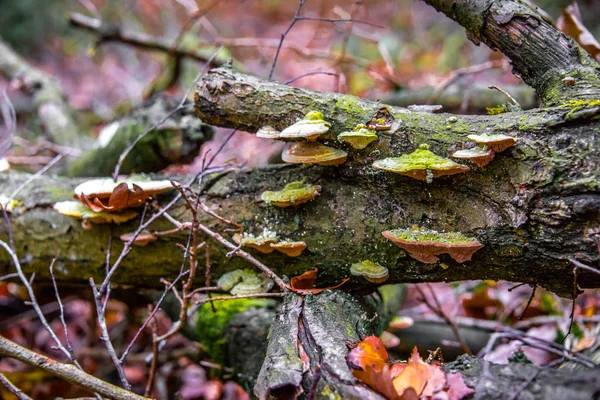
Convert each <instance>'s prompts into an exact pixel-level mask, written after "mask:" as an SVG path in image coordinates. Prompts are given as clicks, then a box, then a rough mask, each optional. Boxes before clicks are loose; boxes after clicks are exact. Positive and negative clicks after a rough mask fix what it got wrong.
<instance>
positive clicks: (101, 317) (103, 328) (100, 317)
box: [90, 278, 131, 390]
mask: <svg viewBox="0 0 600 400" xmlns="http://www.w3.org/2000/svg"><path fill="white" fill-rule="evenodd" d="M90 286H91V287H92V293H93V294H94V302H95V303H96V319H97V321H98V325H99V327H100V332H101V333H102V336H101V339H102V341H103V342H104V346H105V347H106V351H108V354H109V355H110V358H111V360H112V362H113V364H114V366H115V368H116V369H117V373H118V374H119V379H120V380H121V384H122V385H123V387H124V388H125V389H127V390H131V384H130V383H129V381H128V380H127V376H125V371H124V370H123V365H122V364H121V363H120V362H119V358H118V357H117V353H116V352H115V348H114V346H113V344H112V342H111V341H110V335H109V333H108V327H107V325H106V318H105V314H104V312H103V310H104V306H103V304H102V296H101V295H100V293H99V291H98V288H97V287H96V284H95V283H94V278H90Z"/></svg>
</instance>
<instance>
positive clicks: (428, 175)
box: [373, 144, 470, 183]
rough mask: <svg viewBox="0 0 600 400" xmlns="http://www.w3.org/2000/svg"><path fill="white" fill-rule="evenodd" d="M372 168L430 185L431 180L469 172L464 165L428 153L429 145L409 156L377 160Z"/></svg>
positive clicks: (421, 146) (420, 147) (422, 146)
mask: <svg viewBox="0 0 600 400" xmlns="http://www.w3.org/2000/svg"><path fill="white" fill-rule="evenodd" d="M373 167H375V168H378V169H382V170H384V171H389V172H394V173H396V174H400V175H405V176H410V177H411V178H414V179H418V180H421V181H426V182H427V183H431V182H432V181H433V178H439V177H440V176H445V175H455V174H460V173H462V172H466V171H469V170H470V168H469V167H467V166H466V165H461V164H457V163H455V162H454V161H452V160H450V159H448V158H444V157H440V156H438V155H436V154H434V153H432V152H431V151H429V145H427V144H422V145H420V146H419V148H418V149H417V150H415V151H413V152H412V153H410V154H402V155H401V156H400V157H389V158H384V159H383V160H377V161H375V162H374V163H373Z"/></svg>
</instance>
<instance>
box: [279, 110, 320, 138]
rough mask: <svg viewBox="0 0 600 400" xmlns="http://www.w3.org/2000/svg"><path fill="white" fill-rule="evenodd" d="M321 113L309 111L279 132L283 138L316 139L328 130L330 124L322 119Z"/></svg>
mask: <svg viewBox="0 0 600 400" xmlns="http://www.w3.org/2000/svg"><path fill="white" fill-rule="evenodd" d="M324 118H325V117H324V116H323V113H321V112H319V111H311V112H309V113H307V114H306V115H305V116H304V118H302V119H300V120H298V121H297V122H296V123H295V124H293V125H290V126H288V127H287V128H285V129H284V130H282V131H281V133H280V134H279V139H283V140H303V139H304V140H310V141H313V140H317V138H318V137H319V136H321V135H322V134H324V133H325V132H327V131H328V130H329V128H330V127H331V124H330V123H329V122H327V121H325V119H324Z"/></svg>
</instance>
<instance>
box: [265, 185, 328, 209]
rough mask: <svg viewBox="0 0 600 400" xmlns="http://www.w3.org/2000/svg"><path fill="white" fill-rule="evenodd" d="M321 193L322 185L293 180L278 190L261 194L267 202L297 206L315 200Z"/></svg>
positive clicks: (280, 205) (275, 204)
mask: <svg viewBox="0 0 600 400" xmlns="http://www.w3.org/2000/svg"><path fill="white" fill-rule="evenodd" d="M320 193H321V186H319V185H311V184H308V183H306V182H305V181H296V182H291V183H288V184H287V185H285V187H284V188H283V189H281V190H280V191H277V192H272V191H266V192H263V193H262V195H261V196H260V199H261V200H262V201H264V202H265V203H267V204H269V205H273V206H277V207H290V206H297V205H300V204H303V203H306V202H309V201H311V200H314V199H315V198H316V197H317V196H318V195H319V194H320Z"/></svg>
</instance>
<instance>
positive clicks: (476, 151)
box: [452, 146, 496, 168]
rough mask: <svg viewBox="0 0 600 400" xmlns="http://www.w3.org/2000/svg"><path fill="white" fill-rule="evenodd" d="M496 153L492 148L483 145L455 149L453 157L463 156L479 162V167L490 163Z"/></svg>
mask: <svg viewBox="0 0 600 400" xmlns="http://www.w3.org/2000/svg"><path fill="white" fill-rule="evenodd" d="M495 154H496V153H494V152H493V151H492V149H490V148H489V147H487V146H483V147H479V146H476V147H473V148H471V149H464V150H458V151H455V152H454V154H452V157H453V158H461V159H465V160H469V161H472V162H474V163H475V164H477V166H478V167H480V168H481V167H483V166H485V165H487V164H489V163H490V161H492V160H493V159H494V155H495Z"/></svg>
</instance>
